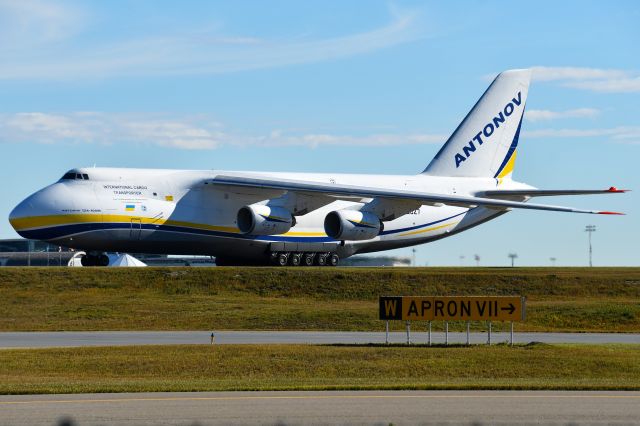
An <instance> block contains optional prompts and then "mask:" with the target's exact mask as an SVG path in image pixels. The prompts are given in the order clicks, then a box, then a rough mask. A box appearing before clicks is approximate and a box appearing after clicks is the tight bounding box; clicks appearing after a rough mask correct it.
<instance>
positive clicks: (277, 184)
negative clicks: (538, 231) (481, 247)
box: [207, 175, 624, 214]
mask: <svg viewBox="0 0 640 426" xmlns="http://www.w3.org/2000/svg"><path fill="white" fill-rule="evenodd" d="M207 183H209V184H211V185H220V186H227V187H239V188H251V189H253V190H258V189H262V190H264V191H265V193H266V192H272V191H273V190H281V191H286V192H295V193H304V194H316V195H318V196H323V197H331V198H335V199H349V200H353V198H354V197H359V198H381V199H386V200H397V201H400V202H407V201H409V202H411V201H414V202H419V203H420V204H436V205H437V204H448V205H453V206H459V207H468V208H473V207H477V206H483V207H488V208H493V209H498V210H510V209H527V210H547V211H559V212H570V213H588V214H624V213H617V212H610V211H600V210H581V209H575V208H572V207H562V206H550V205H544V204H530V203H524V202H519V201H510V200H500V199H495V198H486V197H472V196H462V195H448V194H436V193H428V192H417V191H404V190H396V189H386V188H374V187H365V186H354V185H342V184H332V183H321V182H312V181H303V180H292V179H274V178H268V177H254V176H241V175H236V176H234V175H218V176H216V177H215V178H213V179H211V180H207ZM499 192H501V193H503V192H504V191H499ZM266 198H269V197H265V199H266Z"/></svg>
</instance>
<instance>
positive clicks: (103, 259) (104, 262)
mask: <svg viewBox="0 0 640 426" xmlns="http://www.w3.org/2000/svg"><path fill="white" fill-rule="evenodd" d="M80 263H81V264H82V266H109V256H107V254H106V253H87V254H85V255H84V256H82V258H80Z"/></svg>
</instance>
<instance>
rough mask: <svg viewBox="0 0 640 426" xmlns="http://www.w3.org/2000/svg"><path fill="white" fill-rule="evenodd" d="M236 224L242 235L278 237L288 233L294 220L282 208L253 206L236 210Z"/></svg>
mask: <svg viewBox="0 0 640 426" xmlns="http://www.w3.org/2000/svg"><path fill="white" fill-rule="evenodd" d="M237 223H238V228H239V229H240V232H242V233H243V234H251V235H278V234H284V233H285V232H288V231H289V229H291V227H292V226H293V225H295V218H294V217H293V215H292V214H291V212H290V211H289V210H287V209H284V208H282V207H269V206H264V205H259V204H253V205H250V206H244V207H242V208H241V209H240V210H238V217H237Z"/></svg>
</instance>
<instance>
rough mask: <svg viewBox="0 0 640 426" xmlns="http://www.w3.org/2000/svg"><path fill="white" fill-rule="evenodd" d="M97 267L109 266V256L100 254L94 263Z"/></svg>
mask: <svg viewBox="0 0 640 426" xmlns="http://www.w3.org/2000/svg"><path fill="white" fill-rule="evenodd" d="M96 263H97V265H98V266H109V256H107V255H106V254H104V253H102V254H101V255H100V256H98V261H97V262H96Z"/></svg>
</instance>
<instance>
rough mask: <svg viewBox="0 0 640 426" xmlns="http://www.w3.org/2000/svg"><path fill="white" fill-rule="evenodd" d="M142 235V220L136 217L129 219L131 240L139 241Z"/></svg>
mask: <svg viewBox="0 0 640 426" xmlns="http://www.w3.org/2000/svg"><path fill="white" fill-rule="evenodd" d="M141 233H142V219H140V218H138V217H136V218H132V219H131V231H130V232H129V237H130V238H131V239H132V240H139V239H140V234H141Z"/></svg>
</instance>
